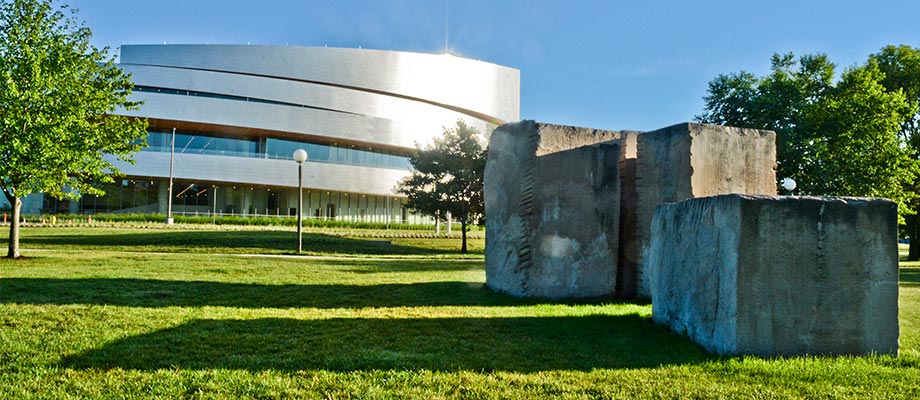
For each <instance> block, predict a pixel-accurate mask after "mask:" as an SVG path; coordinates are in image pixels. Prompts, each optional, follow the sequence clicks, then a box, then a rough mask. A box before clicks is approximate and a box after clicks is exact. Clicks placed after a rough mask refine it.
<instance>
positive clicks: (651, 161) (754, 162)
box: [619, 123, 776, 298]
mask: <svg viewBox="0 0 920 400" xmlns="http://www.w3.org/2000/svg"><path fill="white" fill-rule="evenodd" d="M775 141H776V134H775V133H773V132H772V131H762V130H755V129H742V128H732V127H724V126H714V125H702V124H688V123H685V124H679V125H674V126H671V127H668V128H664V129H659V130H657V131H652V132H644V133H642V134H639V135H638V136H637V140H636V172H635V196H636V200H635V207H627V208H624V209H623V217H622V218H624V219H625V220H626V221H634V224H635V225H634V228H633V227H632V226H630V225H631V224H632V223H631V222H630V223H628V224H627V225H626V226H625V229H624V231H623V232H622V233H621V236H622V240H621V246H622V249H623V250H622V253H623V254H621V257H620V266H619V268H620V270H621V271H620V274H621V276H628V277H630V278H632V280H631V281H625V280H624V281H622V282H620V286H621V288H622V289H621V291H622V292H624V293H628V292H634V293H636V294H637V295H638V297H645V298H647V297H649V295H650V291H649V284H648V280H647V278H646V276H645V274H644V271H643V264H644V263H643V260H642V259H643V257H644V256H643V253H644V252H645V251H646V249H647V247H648V244H649V240H650V238H651V232H650V228H651V222H652V216H653V215H654V212H655V207H656V206H657V205H659V204H662V203H669V202H677V201H681V200H685V199H689V198H693V197H703V196H713V195H718V194H727V193H744V194H766V195H772V194H776V173H775V168H776V145H775ZM626 199H629V196H626ZM627 201H628V200H627ZM624 203H626V201H624ZM633 213H634V214H633Z"/></svg>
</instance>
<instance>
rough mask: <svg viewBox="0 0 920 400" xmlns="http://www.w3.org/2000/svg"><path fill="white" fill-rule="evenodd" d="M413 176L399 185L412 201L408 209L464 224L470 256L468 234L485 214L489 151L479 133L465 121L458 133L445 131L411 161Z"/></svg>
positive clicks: (408, 203)
mask: <svg viewBox="0 0 920 400" xmlns="http://www.w3.org/2000/svg"><path fill="white" fill-rule="evenodd" d="M409 162H410V163H411V164H412V168H413V171H412V175H411V176H409V177H407V178H406V179H404V180H403V181H402V182H400V184H399V189H398V190H399V193H402V194H405V195H406V196H407V197H408V198H409V200H408V202H407V203H406V205H407V206H408V207H409V208H412V209H414V210H416V211H418V212H419V213H422V214H424V215H430V216H433V217H434V218H436V219H439V220H445V219H447V214H448V213H450V215H451V216H452V217H455V218H457V219H458V220H459V221H460V227H461V232H462V238H463V240H462V244H461V248H460V251H461V252H463V253H466V252H467V249H466V232H467V230H468V229H469V226H470V224H471V223H473V222H478V221H479V220H480V219H481V217H482V215H483V212H484V209H485V207H484V206H483V199H482V178H483V174H484V172H485V167H486V151H485V150H484V148H483V145H482V142H481V141H480V138H479V132H478V131H477V130H476V129H475V128H473V127H470V126H468V125H466V124H465V123H464V122H463V121H457V127H456V128H454V129H445V130H444V133H443V135H442V136H441V137H439V138H435V139H434V142H433V143H432V144H430V145H428V146H427V147H425V148H424V149H423V148H421V147H419V148H418V151H417V152H416V154H415V155H414V156H412V157H410V158H409Z"/></svg>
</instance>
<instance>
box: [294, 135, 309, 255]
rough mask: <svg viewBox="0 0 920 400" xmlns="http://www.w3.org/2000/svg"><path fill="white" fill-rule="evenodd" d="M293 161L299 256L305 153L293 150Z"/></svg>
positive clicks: (301, 249)
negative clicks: (294, 164)
mask: <svg viewBox="0 0 920 400" xmlns="http://www.w3.org/2000/svg"><path fill="white" fill-rule="evenodd" d="M294 161H297V253H298V254H300V252H301V251H303V162H304V161H307V152H306V151H305V150H304V149H297V150H295V151H294Z"/></svg>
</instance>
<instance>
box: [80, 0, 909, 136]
mask: <svg viewBox="0 0 920 400" xmlns="http://www.w3.org/2000/svg"><path fill="white" fill-rule="evenodd" d="M67 3H68V4H70V5H72V6H73V7H75V8H77V9H78V10H79V17H80V18H81V19H83V20H85V21H86V23H87V25H88V26H89V27H90V28H92V30H93V32H94V37H93V41H94V44H95V45H97V46H100V47H101V46H110V47H113V48H116V47H118V46H120V45H121V44H148V43H164V42H165V43H170V44H177V43H212V44H213V43H222V44H246V43H251V44H275V45H300V46H323V45H328V46H335V47H363V48H372V49H382V50H401V51H415V52H427V53H440V52H443V51H444V50H445V14H446V15H447V24H446V25H447V27H448V29H447V30H446V32H447V35H446V36H447V41H446V43H447V47H448V49H449V51H451V52H452V53H454V54H456V55H460V56H464V57H468V58H473V59H479V60H483V61H488V62H493V63H497V64H502V65H506V66H510V67H513V68H517V69H520V70H521V117H522V118H524V119H535V120H538V121H543V122H553V123H561V124H569V125H579V126H587V127H592V128H601V129H636V130H651V129H656V128H661V127H664V126H668V125H671V124H674V123H678V122H685V121H689V120H691V119H692V118H693V116H694V115H696V114H699V113H701V112H702V108H703V101H702V96H703V95H705V93H706V84H707V82H708V81H709V80H711V79H712V78H713V77H715V76H716V75H718V74H719V73H728V72H736V71H739V70H746V71H750V72H753V73H755V74H759V75H762V74H764V73H766V72H767V71H768V70H769V60H770V56H771V55H772V54H773V53H775V52H780V53H785V52H794V53H795V54H797V55H798V54H806V53H817V52H822V53H826V54H827V55H828V56H829V57H830V58H831V60H832V61H834V62H836V63H837V64H838V65H839V67H840V70H842V69H843V68H845V67H848V66H852V65H855V64H858V63H862V62H864V61H865V59H866V57H867V56H868V55H869V54H870V53H874V52H877V51H878V50H879V49H880V48H881V47H883V46H885V45H887V44H907V45H910V46H914V47H920V24H918V22H917V21H918V20H917V16H918V15H920V1H916V0H902V1H886V0H875V1H872V2H869V1H848V0H838V1H808V0H798V1H787V0H773V1H743V0H735V1H693V2H690V1H636V0H632V1H613V0H609V1H591V0H569V1H562V0H560V1H549V0H489V1H486V0H483V1H480V0H469V1H460V0H450V1H449V2H448V1H446V0H392V1H390V0H325V1H308V0H302V1H294V0H290V1H288V0H271V1H253V0H249V1H244V0H223V1H201V0H184V1H176V0H157V1H153V0H149V1H137V0H71V1H67Z"/></svg>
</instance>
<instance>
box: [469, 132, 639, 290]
mask: <svg viewBox="0 0 920 400" xmlns="http://www.w3.org/2000/svg"><path fill="white" fill-rule="evenodd" d="M620 135H621V134H620V133H619V132H611V131H598V130H593V129H585V128H574V127H564V126H559V125H546V124H538V123H535V122H533V121H522V122H519V123H513V124H506V125H502V126H501V127H499V128H498V129H496V130H495V131H494V132H493V133H492V135H491V138H490V142H489V156H488V160H487V163H486V171H485V182H484V184H485V188H484V196H485V206H486V284H487V285H488V286H489V287H490V288H492V289H494V290H497V291H500V292H504V293H508V294H511V295H515V296H527V297H540V298H579V297H596V296H610V295H613V294H614V292H615V290H616V274H617V272H616V263H617V255H618V241H619V195H620V192H619V191H620V185H619V171H618V170H619V164H620V146H619V142H618V141H616V140H613V141H611V139H617V138H619V137H620ZM601 141H606V142H605V143H602V144H596V145H591V146H585V145H588V144H591V143H597V142H601ZM577 146H582V147H577ZM572 147H577V148H575V149H572Z"/></svg>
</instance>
